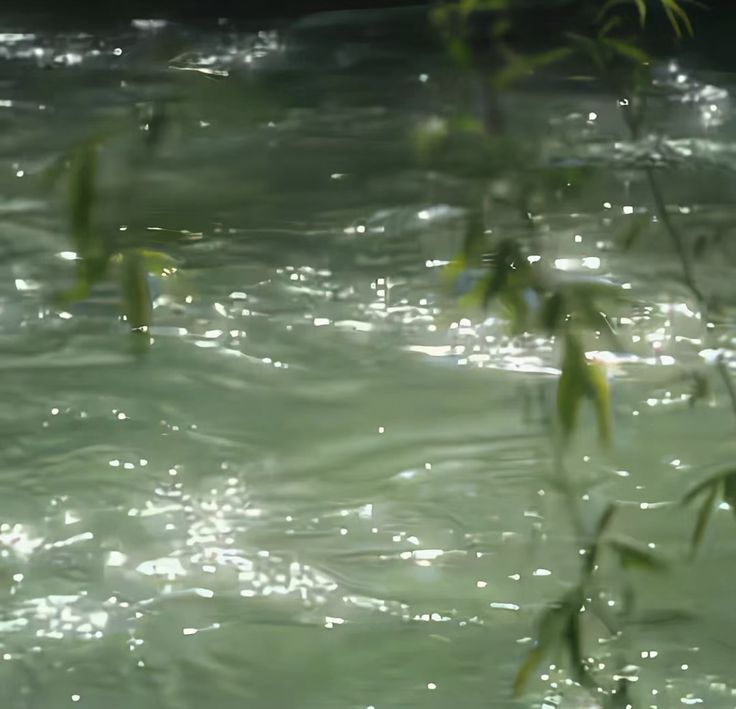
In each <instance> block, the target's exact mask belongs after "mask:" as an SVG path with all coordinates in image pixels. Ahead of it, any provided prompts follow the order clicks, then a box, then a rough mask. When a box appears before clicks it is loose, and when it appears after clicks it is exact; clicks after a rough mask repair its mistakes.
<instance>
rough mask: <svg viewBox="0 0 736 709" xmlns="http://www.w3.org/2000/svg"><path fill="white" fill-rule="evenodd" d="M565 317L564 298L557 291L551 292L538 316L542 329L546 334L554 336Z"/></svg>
mask: <svg viewBox="0 0 736 709" xmlns="http://www.w3.org/2000/svg"><path fill="white" fill-rule="evenodd" d="M566 316H567V310H566V308H565V296H564V295H563V294H562V292H561V291H559V290H556V291H553V292H552V293H550V294H549V295H548V296H547V297H546V298H545V299H544V301H543V303H542V309H541V314H540V319H541V323H542V327H543V328H544V329H545V330H546V331H547V334H549V335H554V334H555V333H556V332H558V330H559V329H560V327H561V326H562V323H563V322H564V319H565V317H566Z"/></svg>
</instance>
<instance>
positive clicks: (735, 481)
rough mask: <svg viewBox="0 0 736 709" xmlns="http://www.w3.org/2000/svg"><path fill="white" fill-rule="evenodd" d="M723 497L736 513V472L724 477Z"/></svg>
mask: <svg viewBox="0 0 736 709" xmlns="http://www.w3.org/2000/svg"><path fill="white" fill-rule="evenodd" d="M723 499H724V501H725V502H728V504H729V505H730V506H731V511H732V512H733V513H734V514H736V473H731V475H727V476H726V477H725V478H724V479H723Z"/></svg>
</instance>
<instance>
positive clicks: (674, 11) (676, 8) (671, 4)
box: [661, 0, 693, 39]
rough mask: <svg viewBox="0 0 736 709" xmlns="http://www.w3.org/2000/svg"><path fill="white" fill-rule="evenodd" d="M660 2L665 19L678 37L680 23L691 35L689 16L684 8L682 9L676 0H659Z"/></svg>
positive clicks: (679, 35) (680, 36) (679, 36)
mask: <svg viewBox="0 0 736 709" xmlns="http://www.w3.org/2000/svg"><path fill="white" fill-rule="evenodd" d="M661 2H662V7H663V8H664V12H665V14H666V15H667V19H668V20H669V21H670V24H671V25H672V29H673V30H674V32H675V35H677V37H678V39H680V38H682V29H681V27H680V24H682V26H683V27H684V28H685V30H686V31H687V33H688V34H689V35H690V36H691V37H692V35H693V26H692V23H691V22H690V18H689V17H688V15H687V12H685V10H683V9H682V7H681V6H680V5H679V4H678V2H677V0H661Z"/></svg>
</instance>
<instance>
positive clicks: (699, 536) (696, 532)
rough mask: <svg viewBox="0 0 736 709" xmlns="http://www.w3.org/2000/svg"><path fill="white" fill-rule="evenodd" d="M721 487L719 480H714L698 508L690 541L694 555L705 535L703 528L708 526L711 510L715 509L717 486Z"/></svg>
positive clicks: (691, 551)
mask: <svg viewBox="0 0 736 709" xmlns="http://www.w3.org/2000/svg"><path fill="white" fill-rule="evenodd" d="M720 487H721V484H720V482H716V483H714V484H713V485H711V487H710V492H709V493H708V494H707V495H706V497H705V499H704V500H703V502H702V504H701V505H700V509H699V510H698V518H697V520H696V522H695V528H694V529H693V536H692V539H691V542H690V553H691V554H692V555H693V556H694V555H695V554H696V553H697V551H698V548H699V547H700V545H701V543H702V541H703V537H704V535H705V529H706V527H707V526H708V520H710V518H711V515H712V514H713V510H714V509H715V503H716V500H717V499H718V492H719V488H720Z"/></svg>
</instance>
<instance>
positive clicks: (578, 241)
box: [575, 234, 583, 244]
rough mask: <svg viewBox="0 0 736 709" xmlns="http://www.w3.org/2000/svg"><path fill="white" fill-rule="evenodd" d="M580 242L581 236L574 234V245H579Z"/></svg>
mask: <svg viewBox="0 0 736 709" xmlns="http://www.w3.org/2000/svg"><path fill="white" fill-rule="evenodd" d="M582 240H583V237H582V235H581V234H575V243H576V244H579V243H581V242H582Z"/></svg>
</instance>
